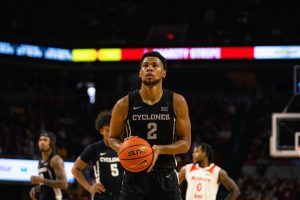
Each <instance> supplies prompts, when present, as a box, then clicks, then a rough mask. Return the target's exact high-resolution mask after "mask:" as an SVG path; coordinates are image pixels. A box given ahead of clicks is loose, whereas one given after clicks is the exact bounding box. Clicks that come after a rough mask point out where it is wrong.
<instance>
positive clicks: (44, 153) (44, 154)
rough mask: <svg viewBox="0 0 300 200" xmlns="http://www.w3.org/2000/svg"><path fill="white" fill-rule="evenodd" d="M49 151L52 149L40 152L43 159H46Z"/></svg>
mask: <svg viewBox="0 0 300 200" xmlns="http://www.w3.org/2000/svg"><path fill="white" fill-rule="evenodd" d="M51 153H52V150H50V151H42V152H41V154H42V160H43V161H46V160H48V159H49V156H50V154H51Z"/></svg>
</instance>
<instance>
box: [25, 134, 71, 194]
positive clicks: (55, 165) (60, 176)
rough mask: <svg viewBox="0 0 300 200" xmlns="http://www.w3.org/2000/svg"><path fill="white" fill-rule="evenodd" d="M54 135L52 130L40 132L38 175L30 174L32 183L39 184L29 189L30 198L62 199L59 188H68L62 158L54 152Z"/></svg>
mask: <svg viewBox="0 0 300 200" xmlns="http://www.w3.org/2000/svg"><path fill="white" fill-rule="evenodd" d="M55 142H56V136H55V135H54V133H52V132H42V133H41V134H40V137H39V141H38V146H39V150H40V152H41V156H42V157H41V160H40V161H39V165H38V170H39V176H31V178H30V180H31V183H32V184H39V185H37V186H35V187H33V188H32V189H31V190H30V197H31V199H38V200H54V199H55V200H62V198H63V197H62V192H61V189H63V190H66V189H67V188H68V182H67V177H66V172H65V166H64V161H63V159H62V158H61V157H60V156H59V155H58V154H56V146H55Z"/></svg>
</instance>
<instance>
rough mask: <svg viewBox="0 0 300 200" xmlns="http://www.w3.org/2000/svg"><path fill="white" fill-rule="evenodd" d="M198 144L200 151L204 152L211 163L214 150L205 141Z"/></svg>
mask: <svg viewBox="0 0 300 200" xmlns="http://www.w3.org/2000/svg"><path fill="white" fill-rule="evenodd" d="M199 146H201V150H202V152H205V153H206V156H207V159H208V162H209V163H212V162H213V160H214V151H213V149H212V147H211V146H210V144H207V143H200V144H199Z"/></svg>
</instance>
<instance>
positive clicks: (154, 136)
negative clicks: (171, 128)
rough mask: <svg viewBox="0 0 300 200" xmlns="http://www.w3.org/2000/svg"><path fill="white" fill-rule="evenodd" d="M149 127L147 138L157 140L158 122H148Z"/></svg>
mask: <svg viewBox="0 0 300 200" xmlns="http://www.w3.org/2000/svg"><path fill="white" fill-rule="evenodd" d="M147 128H148V130H149V131H148V133H147V139H150V140H156V139H157V134H156V131H157V124H156V123H154V122H150V123H148V125H147Z"/></svg>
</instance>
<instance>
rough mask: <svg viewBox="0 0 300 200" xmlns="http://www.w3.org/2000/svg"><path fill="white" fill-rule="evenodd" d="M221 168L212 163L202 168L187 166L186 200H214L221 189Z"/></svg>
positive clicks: (194, 165)
mask: <svg viewBox="0 0 300 200" xmlns="http://www.w3.org/2000/svg"><path fill="white" fill-rule="evenodd" d="M220 170H221V168H220V167H218V166H217V165H215V164H214V163H211V164H210V165H209V166H208V167H205V168H202V167H200V166H199V165H198V164H187V165H186V168H185V178H186V181H187V184H188V185H187V191H186V196H185V199H186V200H214V199H216V197H217V192H218V189H219V182H218V178H219V172H220Z"/></svg>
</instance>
